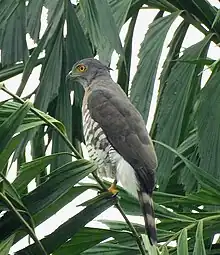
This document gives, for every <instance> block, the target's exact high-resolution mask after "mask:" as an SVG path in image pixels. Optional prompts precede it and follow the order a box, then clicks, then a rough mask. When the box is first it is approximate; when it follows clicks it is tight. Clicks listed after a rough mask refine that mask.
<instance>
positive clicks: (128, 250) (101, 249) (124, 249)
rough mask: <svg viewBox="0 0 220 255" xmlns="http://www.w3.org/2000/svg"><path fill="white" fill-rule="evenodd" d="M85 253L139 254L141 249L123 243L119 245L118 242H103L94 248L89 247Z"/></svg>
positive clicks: (110, 254)
mask: <svg viewBox="0 0 220 255" xmlns="http://www.w3.org/2000/svg"><path fill="white" fill-rule="evenodd" d="M83 254H90V255H95V254H107V255H108V254H109V255H139V254H140V251H139V249H138V248H133V247H128V246H123V245H117V244H110V243H109V244H108V243H102V244H98V245H96V246H95V247H93V248H92V249H89V250H87V251H85V252H83Z"/></svg>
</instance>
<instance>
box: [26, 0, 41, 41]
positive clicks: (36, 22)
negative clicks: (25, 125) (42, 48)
mask: <svg viewBox="0 0 220 255" xmlns="http://www.w3.org/2000/svg"><path fill="white" fill-rule="evenodd" d="M43 4H44V0H39V1H37V2H35V1H34V0H30V1H29V3H28V6H27V25H26V26H27V32H28V33H29V34H30V37H31V38H32V39H33V40H34V42H35V43H36V42H37V41H38V39H39V34H40V28H41V13H42V8H43Z"/></svg>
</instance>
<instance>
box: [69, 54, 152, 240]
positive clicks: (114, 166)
mask: <svg viewBox="0 0 220 255" xmlns="http://www.w3.org/2000/svg"><path fill="white" fill-rule="evenodd" d="M109 70H110V68H108V67H107V66H105V65H103V64H102V63H101V62H100V61H98V60H96V59H93V58H87V59H83V60H80V61H78V62H77V63H75V64H74V65H73V68H72V70H71V72H70V74H69V75H70V77H71V78H73V79H76V80H77V81H78V82H79V83H80V84H81V85H82V86H83V88H84V90H85V94H84V98H83V106H82V113H83V129H84V136H85V141H86V146H87V149H88V153H89V156H90V158H91V159H92V160H93V161H94V162H96V163H97V165H98V175H99V176H100V177H110V178H112V179H114V182H113V184H112V185H111V187H110V189H109V191H111V192H112V193H115V191H116V183H117V182H118V181H120V182H121V184H122V186H123V187H124V188H125V189H126V190H127V191H128V192H129V193H131V194H132V195H134V196H135V197H137V198H138V199H139V202H140V206H141V209H142V212H143V216H144V221H145V228H146V232H147V234H148V237H149V240H150V243H151V244H156V242H157V238H156V225H155V218H154V210H153V201H152V193H153V190H154V186H155V169H156V167H157V157H156V154H155V150H154V147H153V144H152V141H151V139H150V137H149V135H148V132H147V130H146V126H145V123H144V120H143V118H142V116H141V115H140V113H139V112H138V111H137V110H136V108H135V107H134V106H133V104H132V103H131V102H130V100H129V98H128V97H127V95H126V94H125V93H124V91H123V90H122V89H121V87H120V86H119V85H118V84H117V83H115V82H114V81H113V80H112V78H111V76H110V72H109Z"/></svg>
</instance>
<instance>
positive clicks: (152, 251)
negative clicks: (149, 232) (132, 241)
mask: <svg viewBox="0 0 220 255" xmlns="http://www.w3.org/2000/svg"><path fill="white" fill-rule="evenodd" d="M142 238H143V241H144V246H145V248H146V250H147V251H148V253H149V254H151V255H159V252H158V251H157V247H156V246H155V245H151V244H150V242H149V239H148V237H147V236H146V235H142Z"/></svg>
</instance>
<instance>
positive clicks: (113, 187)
mask: <svg viewBox="0 0 220 255" xmlns="http://www.w3.org/2000/svg"><path fill="white" fill-rule="evenodd" d="M116 183H117V181H116V180H115V181H114V182H113V183H112V185H111V186H110V187H109V188H108V191H109V192H110V193H112V194H113V195H116V194H117V193H118V190H117V187H116Z"/></svg>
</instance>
